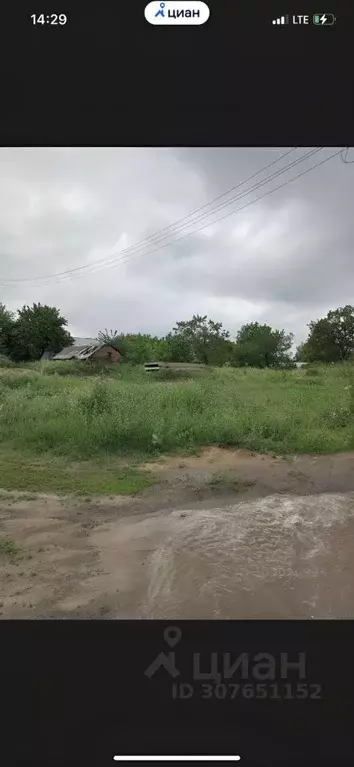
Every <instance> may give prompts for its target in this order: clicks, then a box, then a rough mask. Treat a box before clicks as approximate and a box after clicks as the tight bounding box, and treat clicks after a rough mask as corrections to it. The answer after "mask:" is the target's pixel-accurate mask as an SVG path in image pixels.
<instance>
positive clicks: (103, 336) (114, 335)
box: [97, 328, 121, 351]
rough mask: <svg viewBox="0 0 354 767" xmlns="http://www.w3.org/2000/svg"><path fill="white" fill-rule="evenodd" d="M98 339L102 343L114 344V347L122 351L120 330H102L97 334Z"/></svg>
mask: <svg viewBox="0 0 354 767" xmlns="http://www.w3.org/2000/svg"><path fill="white" fill-rule="evenodd" d="M97 340H98V341H99V342H100V343H101V344H107V346H112V347H113V349H117V350H118V351H121V349H120V343H119V340H120V337H119V334H118V330H107V328H105V329H104V330H100V331H99V333H98V335H97Z"/></svg>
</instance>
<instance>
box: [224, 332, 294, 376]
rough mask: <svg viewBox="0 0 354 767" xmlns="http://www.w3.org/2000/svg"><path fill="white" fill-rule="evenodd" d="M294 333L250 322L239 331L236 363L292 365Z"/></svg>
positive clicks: (242, 364) (235, 355) (264, 365)
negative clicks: (291, 354)
mask: <svg viewBox="0 0 354 767" xmlns="http://www.w3.org/2000/svg"><path fill="white" fill-rule="evenodd" d="M292 340H293V335H292V333H288V334H287V333H286V332H285V330H272V328H271V327H270V325H260V324H259V323H258V322H250V323H248V324H246V325H243V326H242V328H241V329H240V330H239V332H238V333H237V338H236V347H235V352H234V364H236V365H240V366H245V365H248V366H250V367H259V368H265V367H290V366H291V364H292V360H291V357H290V353H289V352H290V348H291V345H292Z"/></svg>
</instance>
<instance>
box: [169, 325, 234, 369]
mask: <svg viewBox="0 0 354 767" xmlns="http://www.w3.org/2000/svg"><path fill="white" fill-rule="evenodd" d="M229 336H230V333H229V331H228V330H224V329H223V326H222V322H214V321H213V320H208V318H207V315H205V316H204V317H202V316H200V315H194V316H193V317H192V319H191V320H187V321H185V322H177V324H176V327H174V328H173V330H172V332H171V333H169V334H168V335H167V336H166V340H167V342H168V345H169V357H170V361H171V362H199V363H202V364H204V365H223V364H224V363H225V362H226V361H227V360H228V359H229V357H230V350H231V342H230V340H229Z"/></svg>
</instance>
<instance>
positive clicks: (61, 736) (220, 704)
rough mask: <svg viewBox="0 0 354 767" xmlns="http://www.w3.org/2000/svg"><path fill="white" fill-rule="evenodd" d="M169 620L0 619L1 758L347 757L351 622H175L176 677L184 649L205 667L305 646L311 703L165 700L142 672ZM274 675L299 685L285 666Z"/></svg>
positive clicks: (295, 761)
mask: <svg viewBox="0 0 354 767" xmlns="http://www.w3.org/2000/svg"><path fill="white" fill-rule="evenodd" d="M169 625H171V623H166V622H163V621H119V620H117V621H43V622H41V621H17V622H12V621H3V623H2V624H1V631H0V651H1V661H2V662H1V674H0V679H1V700H2V706H3V712H2V716H1V722H2V728H1V730H2V731H1V752H2V754H1V755H2V762H3V763H4V764H6V765H13V764H16V765H29V764H31V765H32V764H33V765H39V766H40V767H41V766H42V765H53V767H54V766H55V767H57V766H58V767H59V765H60V767H62V765H65V764H70V765H81V764H85V765H89V766H91V765H95V766H96V765H97V766H98V765H100V767H105V765H109V764H112V763H113V762H112V757H113V755H114V754H126V753H134V754H136V753H138V754H139V753H150V754H171V753H182V754H183V753H184V754H191V753H192V754H193V753H196V754H203V753H211V754H213V753H214V754H222V753H230V754H240V755H241V762H240V764H241V765H242V767H243V766H244V767H250V766H252V767H256V765H257V766H258V765H259V766H262V767H263V765H279V766H280V765H294V766H295V765H297V767H298V765H311V767H314V766H315V765H321V766H326V767H327V765H331V767H334V765H335V766H336V767H341V765H349V764H352V755H353V745H354V741H353V681H354V673H353V670H354V666H353V638H354V624H353V623H352V622H351V621H268V622H267V621H239V622H238V621H184V622H183V621H178V622H177V626H178V627H180V628H181V630H182V637H181V640H180V642H179V643H178V644H177V645H176V647H175V648H174V651H175V654H176V655H175V658H176V667H177V668H178V670H179V672H180V677H179V678H178V680H177V681H179V682H187V683H188V682H193V679H192V678H191V676H192V675H191V668H192V658H193V653H195V652H199V653H201V658H202V663H201V668H202V669H203V670H206V671H208V670H209V668H210V663H209V660H208V658H210V653H211V652H216V653H218V657H219V658H220V657H221V655H222V654H223V653H224V652H230V653H231V656H232V658H234V659H236V658H237V657H238V656H239V655H240V654H241V653H243V652H248V653H249V654H250V658H251V659H252V657H253V656H254V655H255V654H256V653H259V652H262V653H264V652H268V653H271V654H272V655H274V656H275V657H276V658H279V654H280V652H287V653H288V657H289V660H294V661H296V660H297V659H298V657H299V656H298V653H300V652H305V653H306V679H305V680H302V681H304V682H305V683H306V684H307V685H309V684H315V683H317V684H320V685H322V695H323V698H322V700H317V699H316V700H272V699H270V698H268V699H265V700H252V699H250V700H247V699H245V698H243V697H242V695H240V696H237V697H236V698H235V699H234V700H227V699H226V700H217V699H216V698H213V699H212V700H201V699H200V697H199V696H197V695H195V696H193V697H192V698H191V699H189V700H173V699H172V695H171V685H172V683H173V680H171V677H170V676H169V675H168V674H167V673H166V672H165V671H164V669H161V670H160V671H158V672H157V673H156V674H155V675H154V676H153V677H152V678H151V679H149V678H148V677H147V676H146V675H145V674H144V671H145V670H146V668H147V667H148V666H149V665H150V664H151V662H152V661H153V660H154V659H155V658H156V656H157V655H159V653H161V652H165V653H166V652H169V651H170V650H171V648H170V647H168V645H167V644H166V642H165V640H164V629H165V628H166V627H168V626H169ZM219 667H220V665H219ZM277 671H278V672H279V665H277ZM278 677H279V673H278ZM209 681H210V680H209ZM224 681H226V680H224ZM230 681H231V682H236V681H240V680H239V679H236V678H233V679H232V680H229V683H230ZM279 681H281V680H279ZM286 681H288V682H290V683H293V684H296V683H297V682H299V677H298V674H297V672H296V670H295V671H291V672H289V678H288V679H287V680H286ZM246 683H251V684H252V683H253V684H254V683H255V679H254V678H250V679H248V680H247V679H246V680H243V684H246ZM194 684H195V682H194Z"/></svg>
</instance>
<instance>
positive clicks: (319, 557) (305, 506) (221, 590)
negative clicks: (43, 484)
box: [0, 448, 354, 619]
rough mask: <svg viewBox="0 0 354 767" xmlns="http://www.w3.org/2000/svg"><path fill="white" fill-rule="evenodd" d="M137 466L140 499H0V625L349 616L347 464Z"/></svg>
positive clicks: (353, 526)
mask: <svg viewBox="0 0 354 767" xmlns="http://www.w3.org/2000/svg"><path fill="white" fill-rule="evenodd" d="M145 468H148V469H150V470H151V471H152V472H153V473H154V474H155V475H156V477H157V478H158V480H159V482H158V484H156V485H155V486H153V487H152V488H150V489H149V490H147V491H145V492H144V493H142V494H141V495H139V496H136V497H135V498H127V497H119V498H114V499H109V498H102V499H100V500H92V501H87V500H86V501H78V500H75V499H72V498H58V497H56V496H50V495H38V496H31V497H29V496H28V495H26V494H14V493H5V492H4V491H2V492H1V497H0V541H2V542H3V543H4V542H5V544H6V543H8V542H11V545H10V546H7V548H6V545H5V546H3V548H2V549H1V548H0V581H1V596H0V613H1V617H2V618H3V619H4V618H41V617H51V618H65V617H75V618H79V617H102V618H106V617H110V618H115V617H122V618H124V617H168V618H169V617H175V618H178V617H179V618H191V617H206V618H208V617H210V618H213V617H214V618H237V617H239V618H243V617H263V618H265V617H284V618H285V617H293V618H298V617H354V577H353V576H354V556H353V553H354V455H353V453H345V454H342V455H339V454H338V455H333V456H320V457H317V458H316V457H313V456H299V457H292V458H286V459H284V458H275V457H274V458H272V457H269V456H261V455H252V454H250V453H247V452H245V451H227V450H221V449H217V448H213V449H209V450H206V451H204V452H203V454H202V455H200V456H198V457H195V456H193V457H189V458H167V459H165V460H161V461H159V462H156V463H152V464H148V465H146V467H145ZM14 545H15V546H17V549H16V548H15V547H14ZM352 584H353V585H352Z"/></svg>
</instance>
